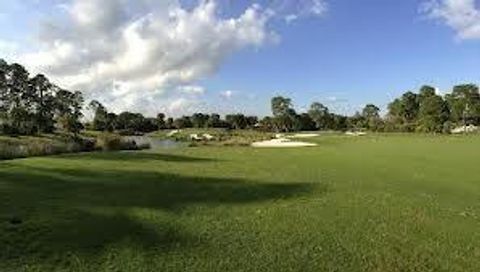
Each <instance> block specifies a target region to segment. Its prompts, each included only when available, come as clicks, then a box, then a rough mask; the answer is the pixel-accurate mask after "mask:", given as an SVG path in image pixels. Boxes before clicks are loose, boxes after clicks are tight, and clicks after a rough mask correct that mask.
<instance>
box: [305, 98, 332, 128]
mask: <svg viewBox="0 0 480 272" xmlns="http://www.w3.org/2000/svg"><path fill="white" fill-rule="evenodd" d="M308 115H309V116H310V118H312V120H313V121H314V122H315V126H316V129H319V130H325V129H328V128H330V127H331V125H330V124H331V123H332V121H333V120H332V116H331V114H330V111H329V109H328V108H327V107H326V106H325V105H323V104H322V103H318V102H314V103H313V104H312V105H311V106H310V109H309V110H308Z"/></svg>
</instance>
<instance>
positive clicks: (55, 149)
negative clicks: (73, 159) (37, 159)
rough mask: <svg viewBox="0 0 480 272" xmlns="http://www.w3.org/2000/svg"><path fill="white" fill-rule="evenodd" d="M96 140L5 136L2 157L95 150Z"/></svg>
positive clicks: (1, 146) (0, 157)
mask: <svg viewBox="0 0 480 272" xmlns="http://www.w3.org/2000/svg"><path fill="white" fill-rule="evenodd" d="M94 147H95V145H94V142H93V141H92V140H91V139H84V138H76V139H73V138H62V137H53V138H46V137H42V138H33V137H26V138H3V139H1V140H0V159H2V160H6V159H15V158H27V157H34V156H46V155H57V154H62V153H73V152H81V151H92V150H94Z"/></svg>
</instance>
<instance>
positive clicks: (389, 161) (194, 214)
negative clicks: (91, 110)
mask: <svg viewBox="0 0 480 272" xmlns="http://www.w3.org/2000/svg"><path fill="white" fill-rule="evenodd" d="M312 141H315V142H317V143H318V147H315V148H297V149H253V148H247V147H243V148H242V147H228V148H226V147H198V148H181V149H177V150H168V151H166V150H157V151H150V152H133V153H132V152H123V153H95V154H80V155H65V156H56V157H45V158H32V159H24V160H15V161H6V162H0V203H1V204H2V205H1V206H0V271H478V269H479V268H480V231H479V230H480V175H479V171H478V169H479V166H480V160H479V159H480V137H473V136H472V137H453V136H423V135H388V136H385V135H372V136H367V137H358V138H354V137H344V136H322V137H320V138H317V139H312Z"/></svg>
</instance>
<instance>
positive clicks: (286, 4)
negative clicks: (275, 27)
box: [272, 0, 328, 23]
mask: <svg viewBox="0 0 480 272" xmlns="http://www.w3.org/2000/svg"><path fill="white" fill-rule="evenodd" d="M274 3H275V4H274V6H273V7H272V9H273V10H275V11H276V12H277V14H282V15H283V18H284V19H285V21H286V22H287V23H291V22H293V21H296V20H298V19H300V18H303V17H311V16H323V15H324V14H325V13H326V12H327V10H328V5H327V3H326V1H324V0H297V1H292V0H283V1H275V2H274Z"/></svg>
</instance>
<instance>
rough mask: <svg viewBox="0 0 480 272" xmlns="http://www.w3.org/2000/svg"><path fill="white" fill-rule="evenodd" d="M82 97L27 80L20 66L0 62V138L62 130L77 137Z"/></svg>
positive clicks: (45, 80)
mask: <svg viewBox="0 0 480 272" xmlns="http://www.w3.org/2000/svg"><path fill="white" fill-rule="evenodd" d="M83 101H84V99H83V95H82V93H81V92H79V91H74V92H72V91H69V90H66V89H63V88H60V87H58V86H56V85H55V84H52V83H51V82H50V81H49V80H48V78H47V77H46V76H44V75H41V74H40V75H36V76H34V77H30V74H29V72H28V71H27V70H26V69H25V68H24V67H23V66H22V65H20V64H17V63H14V64H8V63H7V62H5V61H4V60H0V134H6V135H33V134H39V133H52V132H54V131H55V130H63V131H65V132H70V133H73V134H77V133H78V132H79V131H80V130H81V129H83V125H82V123H81V122H80V119H81V118H82V116H83V114H82V106H83Z"/></svg>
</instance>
